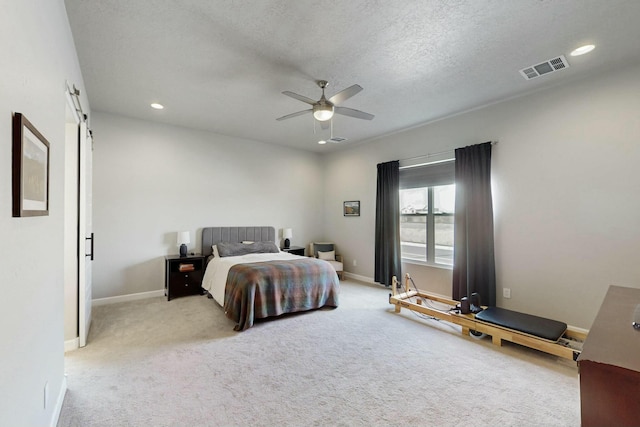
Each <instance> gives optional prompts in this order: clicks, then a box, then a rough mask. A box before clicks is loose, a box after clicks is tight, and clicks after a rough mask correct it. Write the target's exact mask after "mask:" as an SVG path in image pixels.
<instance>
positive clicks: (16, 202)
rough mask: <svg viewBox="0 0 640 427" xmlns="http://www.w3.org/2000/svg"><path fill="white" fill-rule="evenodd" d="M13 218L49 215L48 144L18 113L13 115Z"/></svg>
mask: <svg viewBox="0 0 640 427" xmlns="http://www.w3.org/2000/svg"><path fill="white" fill-rule="evenodd" d="M12 162H13V163H12V180H13V182H12V186H13V188H12V190H13V216H14V217H21V216H40V215H49V141H47V139H46V138H45V137H44V136H42V134H41V133H40V132H38V130H37V129H36V128H35V127H34V126H33V125H32V124H31V122H29V120H27V118H26V117H25V116H23V115H22V114H20V113H15V114H14V116H13V161H12Z"/></svg>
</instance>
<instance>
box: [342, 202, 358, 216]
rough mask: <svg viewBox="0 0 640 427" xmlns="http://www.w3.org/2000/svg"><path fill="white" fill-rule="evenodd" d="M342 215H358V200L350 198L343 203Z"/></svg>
mask: <svg viewBox="0 0 640 427" xmlns="http://www.w3.org/2000/svg"><path fill="white" fill-rule="evenodd" d="M343 206H344V207H343V209H344V216H360V200H352V201H349V202H344V204H343Z"/></svg>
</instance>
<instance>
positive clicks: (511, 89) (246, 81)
mask: <svg viewBox="0 0 640 427" xmlns="http://www.w3.org/2000/svg"><path fill="white" fill-rule="evenodd" d="M65 4H66V7H67V12H68V15H69V21H70V23H71V28H72V31H73V36H74V40H75V44H76V48H77V51H78V56H79V59H80V65H81V68H82V72H83V76H84V80H85V85H86V89H87V94H88V96H89V100H90V103H91V108H92V110H97V111H105V112H112V113H117V114H122V115H126V116H130V117H135V118H140V119H145V120H152V121H157V122H163V123H170V124H174V125H178V126H184V127H189V128H194V129H202V130H209V131H212V132H216V133H219V134H224V135H231V136H236V137H240V138H247V139H252V140H258V141H264V142H268V143H274V144H282V145H286V146H291V147H298V148H301V149H305V150H313V151H318V152H326V151H329V150H332V149H337V148H338V147H340V146H349V145H353V144H357V143H362V142H366V141H367V140H371V139H372V138H375V137H377V136H380V135H385V134H389V133H392V132H396V131H398V130H401V129H405V128H408V127H412V126H415V125H418V124H421V123H425V122H428V121H431V120H435V119H438V118H442V117H445V116H448V115H451V114H455V113H458V112H461V111H465V110H468V109H471V108H475V107H478V106H481V105H486V104H489V103H492V102H495V101H498V100H501V99H505V98H509V97H513V96H517V95H519V94H523V93H527V92H531V91H533V90H537V89H540V88H543V87H548V86H552V85H557V84H560V83H563V82H567V81H570V80H572V79H576V78H579V77H582V76H586V75H587V74H591V73H596V72H602V71H605V70H607V69H611V68H615V67H619V66H622V65H624V64H628V63H637V62H640V43H639V42H638V41H639V40H640V25H639V24H638V22H639V21H640V1H638V0H628V1H627V0H607V1H604V0H563V1H552V0H509V1H507V0H457V1H456V0H448V1H444V0H439V1H435V0H430V1H428V0H416V1H400V0H393V1H388V0H385V1H371V0H369V1H364V0H349V1H346V0H344V1H335V0H324V1H308V0H295V1H294V0H290V1H284V0H261V1H248V0H247V1H239V0H224V1H223V0H183V1H174V0H133V1H132V0H109V1H104V0H65ZM586 43H592V44H595V45H596V49H595V50H594V51H593V52H592V53H590V54H588V55H584V56H581V57H569V52H570V51H571V50H572V49H574V48H576V47H578V46H580V45H583V44H586ZM558 55H565V56H566V57H567V59H568V61H569V63H570V67H569V68H567V69H565V70H562V71H559V72H556V73H552V74H549V75H545V76H541V77H538V78H536V79H533V80H530V81H526V80H525V79H524V78H523V77H521V75H520V74H519V72H518V71H519V70H520V69H522V68H525V67H527V66H529V65H533V64H536V63H539V62H542V61H545V60H547V59H550V58H553V57H556V56H558ZM319 79H323V80H328V81H329V87H328V89H327V97H329V96H331V95H333V94H335V93H336V92H338V91H340V90H342V89H344V88H346V87H348V86H351V85H353V84H356V83H357V84H359V85H361V86H362V87H363V88H364V90H363V91H362V92H360V93H359V94H357V95H355V96H354V97H353V98H351V99H349V100H347V101H345V102H344V103H343V104H341V105H343V106H345V107H350V108H355V109H359V110H363V111H366V112H368V113H371V114H374V115H375V116H376V117H375V118H374V119H373V120H372V121H366V120H359V119H355V118H351V117H345V116H335V119H334V120H333V127H334V131H333V134H334V136H340V137H345V138H348V141H347V142H344V143H342V144H340V145H338V144H327V145H325V146H321V145H318V144H317V141H318V140H319V139H328V138H329V131H320V129H319V127H317V126H316V132H317V133H316V134H315V135H314V123H313V119H312V116H311V115H303V116H299V117H295V118H291V119H289V120H284V121H276V120H275V119H276V118H277V117H280V116H283V115H286V114H289V113H293V112H296V111H300V110H304V109H307V108H308V107H309V106H308V105H307V104H304V103H302V102H300V101H297V100H295V99H292V98H289V97H287V96H285V95H283V94H282V93H281V92H282V91H285V90H288V91H292V92H295V93H298V94H301V95H304V96H306V97H309V98H312V99H319V98H320V95H321V91H320V89H319V88H318V87H317V85H316V83H315V81H316V80H319ZM151 102H160V103H162V104H164V105H165V109H164V110H162V111H156V110H153V109H151V108H150V107H149V104H150V103H151Z"/></svg>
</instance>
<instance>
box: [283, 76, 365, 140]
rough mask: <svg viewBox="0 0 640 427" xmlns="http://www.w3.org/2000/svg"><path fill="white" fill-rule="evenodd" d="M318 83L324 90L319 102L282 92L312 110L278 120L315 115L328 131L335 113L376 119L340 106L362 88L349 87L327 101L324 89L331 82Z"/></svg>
mask: <svg viewBox="0 0 640 427" xmlns="http://www.w3.org/2000/svg"><path fill="white" fill-rule="evenodd" d="M317 83H318V86H320V89H322V96H321V97H320V100H318V101H314V100H313V99H311V98H307V97H306V96H302V95H298V94H297V93H293V92H289V91H288V90H287V91H284V92H282V93H283V94H284V95H287V96H290V97H291V98H294V99H297V100H298V101H302V102H305V103H307V104H309V105H311V108H309V109H308V110H302V111H298V112H297V113H291V114H287V115H286V116H282V117H278V118H277V119H276V120H285V119H290V118H292V117H297V116H301V115H303V114H307V113H313V117H314V118H315V119H316V120H318V121H319V122H320V126H321V127H322V128H323V129H326V128H327V127H328V126H329V124H328V121H329V120H331V118H332V117H333V114H334V113H336V114H342V115H343V116H349V117H355V118H356V119H364V120H372V119H373V118H374V117H375V116H374V115H373V114H369V113H365V112H364V111H360V110H355V109H353V108H347V107H341V106H339V105H338V104H341V103H342V102H344V101H346V100H347V99H349V98H351V97H352V96H354V95H356V94H357V93H358V92H360V91H361V90H362V86H360V85H353V86H349V87H348V88H346V89H344V90H342V91H340V92H338V93H336V94H335V95H333V96H332V97H331V98H329V99H327V98H325V96H324V89H325V88H326V87H327V86H328V85H329V82H327V81H326V80H318V81H317Z"/></svg>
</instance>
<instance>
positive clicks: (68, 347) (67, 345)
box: [64, 337, 80, 353]
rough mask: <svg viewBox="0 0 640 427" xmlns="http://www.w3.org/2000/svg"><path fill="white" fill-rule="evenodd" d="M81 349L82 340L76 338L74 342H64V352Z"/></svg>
mask: <svg viewBox="0 0 640 427" xmlns="http://www.w3.org/2000/svg"><path fill="white" fill-rule="evenodd" d="M79 348H80V338H78V337H75V338H74V339H72V340H67V341H65V342H64V352H65V353H66V352H67V351H72V350H77V349H79Z"/></svg>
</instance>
